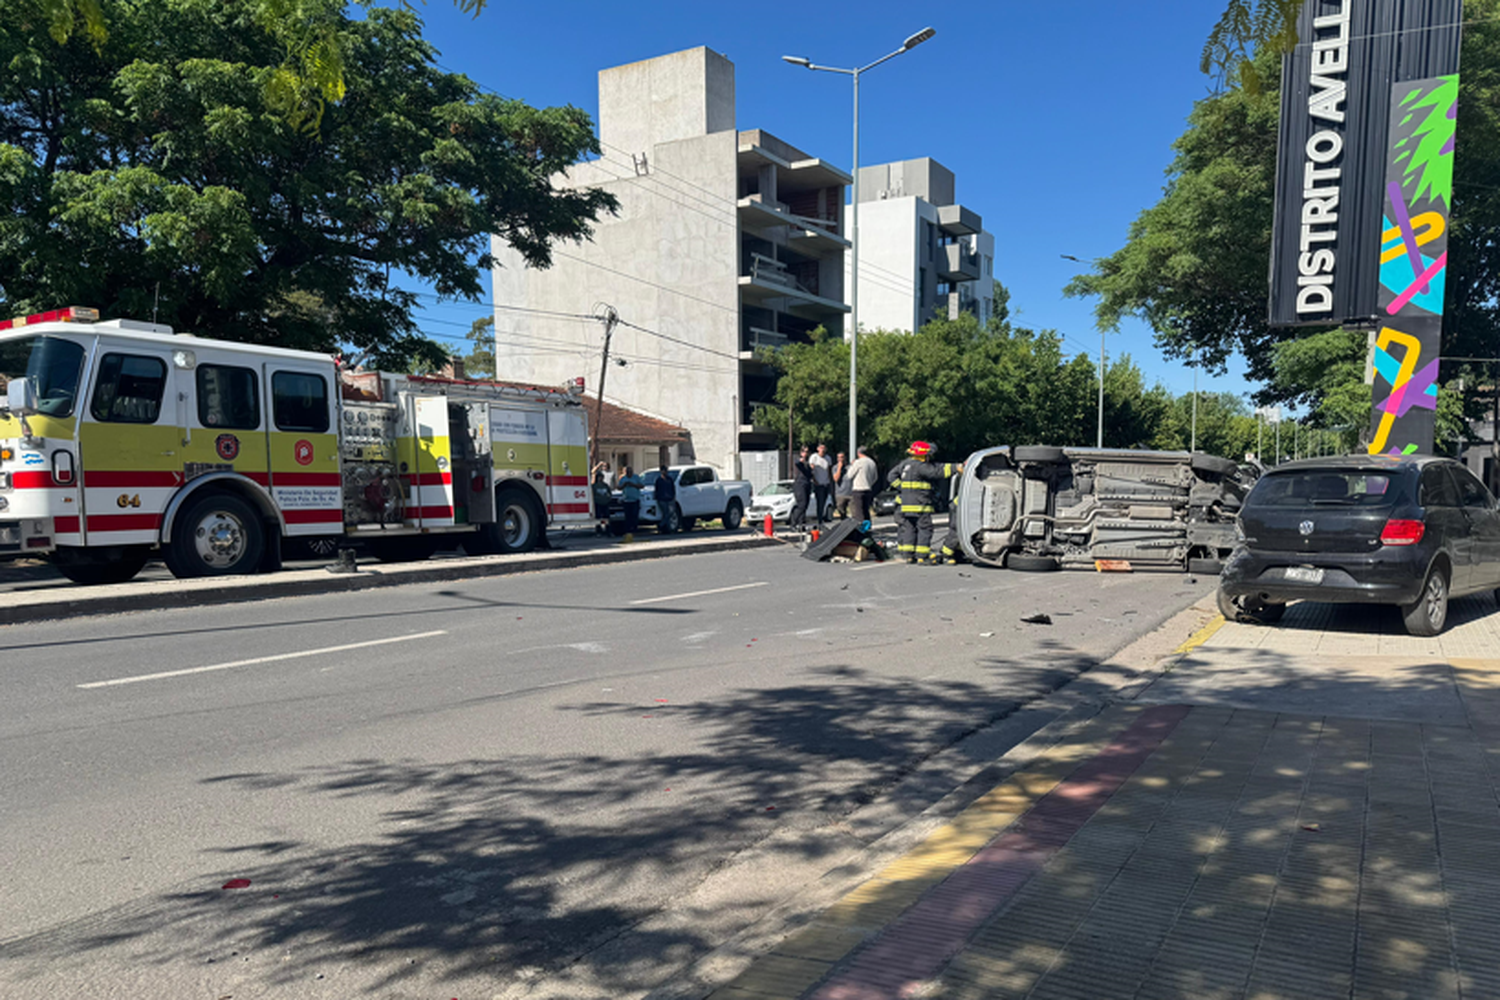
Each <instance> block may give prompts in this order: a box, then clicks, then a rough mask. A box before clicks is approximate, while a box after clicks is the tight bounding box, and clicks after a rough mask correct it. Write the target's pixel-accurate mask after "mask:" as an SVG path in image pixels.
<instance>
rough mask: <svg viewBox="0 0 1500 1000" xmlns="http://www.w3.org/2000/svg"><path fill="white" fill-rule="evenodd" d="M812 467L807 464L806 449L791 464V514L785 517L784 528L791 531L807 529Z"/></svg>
mask: <svg viewBox="0 0 1500 1000" xmlns="http://www.w3.org/2000/svg"><path fill="white" fill-rule="evenodd" d="M812 485H813V473H812V466H810V465H808V463H807V448H806V447H805V446H804V447H803V449H802V450H801V451H800V452H798V453H797V458H796V460H795V461H793V462H792V512H791V514H789V515H787V519H786V526H787V527H788V528H790V529H792V530H793V531H805V530H806V529H807V501H808V498H809V497H810V496H811V495H812Z"/></svg>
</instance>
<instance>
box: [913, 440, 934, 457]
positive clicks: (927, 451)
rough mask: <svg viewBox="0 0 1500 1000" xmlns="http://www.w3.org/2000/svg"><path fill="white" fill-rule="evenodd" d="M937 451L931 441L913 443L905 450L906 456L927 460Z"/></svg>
mask: <svg viewBox="0 0 1500 1000" xmlns="http://www.w3.org/2000/svg"><path fill="white" fill-rule="evenodd" d="M935 451H937V449H936V448H934V447H933V445H932V442H931V441H913V442H912V443H911V447H910V448H908V449H906V452H907V454H909V455H911V456H912V457H913V458H928V457H930V456H931V455H932V453H933V452H935Z"/></svg>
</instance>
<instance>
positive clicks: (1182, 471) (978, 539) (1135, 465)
mask: <svg viewBox="0 0 1500 1000" xmlns="http://www.w3.org/2000/svg"><path fill="white" fill-rule="evenodd" d="M1256 475H1257V473H1256V470H1254V469H1253V468H1249V467H1242V466H1239V465H1236V464H1235V463H1234V462H1231V461H1229V460H1227V459H1223V458H1218V457H1216V456H1214V455H1205V454H1202V453H1200V452H1186V451H1130V450H1125V449H1111V448H1051V447H1040V446H1032V447H1025V446H1009V445H1007V446H1004V447H999V448H989V449H985V450H983V451H978V452H975V453H974V454H973V455H970V456H969V458H968V459H967V460H966V461H965V463H964V472H963V481H962V485H961V486H960V489H959V496H958V501H957V503H956V504H955V506H954V510H953V518H954V523H955V525H956V526H957V529H958V533H959V541H960V544H961V545H962V546H963V550H964V554H965V555H967V556H968V557H969V558H970V559H972V560H973V561H974V562H977V563H984V564H987V565H990V566H1009V567H1010V568H1012V569H1022V570H1052V569H1058V568H1059V567H1062V566H1089V567H1092V566H1094V565H1095V564H1096V563H1097V562H1098V561H1100V560H1123V561H1126V562H1128V563H1130V565H1131V566H1132V567H1141V568H1146V567H1154V568H1164V569H1166V568H1170V569H1186V570H1190V571H1192V572H1199V573H1217V572H1218V570H1219V564H1220V563H1221V562H1222V560H1224V559H1226V558H1228V556H1229V552H1230V550H1231V549H1233V548H1234V544H1235V527H1234V519H1235V516H1236V515H1237V514H1238V513H1239V509H1240V504H1241V503H1242V502H1243V500H1244V497H1245V493H1246V492H1247V491H1248V490H1249V488H1250V486H1252V485H1253V484H1254V481H1255V478H1256Z"/></svg>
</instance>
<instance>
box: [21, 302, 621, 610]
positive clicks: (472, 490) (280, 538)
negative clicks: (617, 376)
mask: <svg viewBox="0 0 1500 1000" xmlns="http://www.w3.org/2000/svg"><path fill="white" fill-rule="evenodd" d="M0 392H3V397H4V403H3V405H0V559H4V558H18V557H33V556H48V557H49V558H50V559H51V560H52V562H53V563H54V564H55V565H56V566H57V568H58V569H59V570H60V571H61V572H62V573H63V574H64V575H65V576H67V577H68V578H69V579H70V580H73V581H75V582H78V583H87V584H98V583H119V582H123V581H125V580H129V579H130V578H131V577H133V576H135V575H136V574H137V573H138V572H140V570H141V567H142V566H144V565H145V563H146V561H147V560H148V559H150V558H151V557H152V556H153V555H159V556H160V557H161V558H162V559H163V560H164V561H165V562H166V564H167V567H168V568H169V569H170V570H171V571H172V573H173V574H174V575H176V576H178V577H203V576H222V575H228V574H236V573H255V572H268V571H274V570H276V569H279V568H280V565H281V558H282V551H283V547H286V548H287V549H288V550H292V549H298V548H300V549H304V550H306V549H311V550H312V551H320V550H321V551H325V552H331V550H332V548H333V547H334V546H336V545H337V544H338V543H340V542H347V541H348V540H350V539H359V540H361V541H362V542H363V543H364V545H365V547H366V549H367V550H368V551H369V552H370V553H371V554H372V555H374V556H375V557H376V558H378V559H380V560H383V561H397V562H404V561H411V560H418V559H425V558H427V557H429V556H431V555H432V554H433V553H434V552H435V551H436V550H437V549H438V548H439V547H440V546H442V545H444V544H445V543H447V544H449V545H453V544H457V543H461V544H462V545H463V547H464V549H465V550H466V551H467V552H469V553H470V554H475V555H477V554H496V553H505V552H525V551H527V550H529V549H532V548H534V547H535V546H536V545H537V544H538V543H540V542H542V541H543V540H544V538H545V531H546V527H547V526H548V525H549V524H561V523H567V522H585V523H586V522H588V521H590V520H591V519H592V517H593V514H592V508H591V497H590V491H589V485H588V427H587V418H586V416H585V413H586V410H585V407H584V406H583V405H582V399H581V396H582V392H583V385H582V379H579V380H577V381H576V382H575V383H571V384H569V385H567V386H565V387H561V388H555V389H553V388H525V387H521V386H509V385H505V384H502V383H493V382H470V381H464V380H455V379H442V378H433V377H422V376H415V375H398V374H390V373H386V372H364V371H358V370H355V371H350V370H347V369H346V368H344V367H343V366H342V365H341V364H340V363H339V362H338V361H337V360H336V359H334V358H332V357H329V356H326V355H322V354H315V353H310V352H307V351H293V350H285V349H282V348H277V347H265V346H258V345H253V344H237V343H231V342H228V341H223V340H211V339H207V338H202V337H197V336H191V335H185V334H176V333H173V332H172V330H171V328H170V327H166V326H160V325H157V324H153V323H142V322H136V321H132V320H124V319H116V320H110V321H106V322H100V321H99V318H98V313H97V312H95V311H94V310H91V309H82V308H77V307H74V308H69V309H61V310H56V311H53V312H48V313H41V314H38V315H35V316H28V317H26V318H25V319H17V320H10V321H6V322H0Z"/></svg>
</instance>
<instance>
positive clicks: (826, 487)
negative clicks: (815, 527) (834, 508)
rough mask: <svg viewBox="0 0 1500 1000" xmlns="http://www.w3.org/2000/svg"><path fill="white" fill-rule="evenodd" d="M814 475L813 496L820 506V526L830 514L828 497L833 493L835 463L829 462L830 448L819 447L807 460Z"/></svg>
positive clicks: (823, 445) (824, 445) (822, 445)
mask: <svg viewBox="0 0 1500 1000" xmlns="http://www.w3.org/2000/svg"><path fill="white" fill-rule="evenodd" d="M807 464H808V466H810V467H811V468H812V474H813V496H814V497H815V498H816V500H815V502H816V503H817V505H818V524H819V525H820V526H821V525H822V524H824V517H825V515H826V514H827V513H828V497H829V494H831V493H832V492H833V463H832V462H830V461H829V460H828V446H827V445H826V444H820V445H818V452H817V454H815V455H813V457H812V458H809V459H808V460H807Z"/></svg>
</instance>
